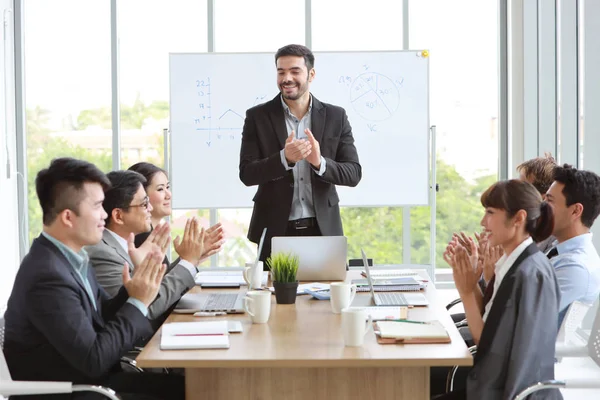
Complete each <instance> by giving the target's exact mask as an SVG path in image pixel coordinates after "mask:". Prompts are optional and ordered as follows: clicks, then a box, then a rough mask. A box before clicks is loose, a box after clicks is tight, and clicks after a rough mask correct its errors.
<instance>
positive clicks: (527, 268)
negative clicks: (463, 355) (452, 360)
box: [467, 243, 562, 400]
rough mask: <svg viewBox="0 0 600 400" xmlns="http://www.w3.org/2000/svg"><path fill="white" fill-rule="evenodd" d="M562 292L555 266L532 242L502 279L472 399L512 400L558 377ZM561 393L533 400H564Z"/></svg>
mask: <svg viewBox="0 0 600 400" xmlns="http://www.w3.org/2000/svg"><path fill="white" fill-rule="evenodd" d="M559 298H560V290H559V288H558V282H557V280H556V275H555V274H554V268H552V265H550V262H549V261H548V259H547V258H546V256H544V254H543V253H541V252H540V251H539V250H538V248H537V246H536V244H535V243H532V244H531V245H530V246H528V247H527V248H526V249H525V251H524V252H523V253H522V254H521V255H520V256H519V257H518V258H517V260H516V261H515V263H514V264H513V266H512V267H511V268H510V269H509V271H508V272H507V273H506V275H505V276H504V278H503V279H502V283H501V284H500V287H499V288H498V292H497V293H496V297H495V298H494V303H493V304H492V308H491V310H490V313H489V315H488V317H487V320H486V322H485V325H484V327H483V332H482V333H481V340H480V341H479V345H478V348H477V354H476V356H475V361H474V366H473V368H472V369H471V371H470V372H469V376H468V378H467V398H468V399H486V400H501V399H502V400H504V399H513V398H514V397H515V396H516V395H517V394H518V393H519V392H520V391H522V390H523V389H525V388H526V387H527V386H529V385H533V384H534V383H537V382H540V381H544V380H550V379H554V352H555V343H556V335H557V327H558V322H557V321H558V304H559ZM561 398H562V396H561V395H560V392H559V391H558V390H544V391H541V392H537V393H535V394H533V395H531V396H530V397H528V399H532V400H533V399H561Z"/></svg>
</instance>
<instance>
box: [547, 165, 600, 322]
mask: <svg viewBox="0 0 600 400" xmlns="http://www.w3.org/2000/svg"><path fill="white" fill-rule="evenodd" d="M546 201H548V204H550V206H552V209H553V210H554V230H553V232H552V234H553V235H554V236H555V237H556V241H555V242H554V243H555V247H554V248H552V249H551V250H550V251H549V252H548V254H547V255H548V257H549V258H550V261H551V262H552V265H553V266H554V268H555V270H556V277H557V278H558V283H559V286H560V297H561V298H560V307H559V312H560V313H559V325H560V324H561V323H562V320H563V318H564V316H565V314H566V311H567V309H568V307H569V305H571V303H572V302H574V301H575V300H578V301H581V302H584V303H593V302H594V301H595V300H596V299H597V298H598V294H599V293H600V257H598V253H597V252H596V249H595V248H594V244H593V243H592V233H590V228H591V227H592V224H593V223H594V220H595V219H596V217H598V214H600V177H599V176H598V175H596V174H595V173H593V172H591V171H582V170H577V169H576V168H573V167H571V166H570V165H567V164H565V165H564V166H562V167H561V166H557V167H556V168H555V171H554V183H553V184H552V186H550V189H548V193H547V194H546Z"/></svg>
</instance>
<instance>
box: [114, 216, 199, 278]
mask: <svg viewBox="0 0 600 400" xmlns="http://www.w3.org/2000/svg"><path fill="white" fill-rule="evenodd" d="M104 229H106V228H104ZM106 231H107V232H108V233H110V234H111V235H112V236H113V237H114V238H115V239H116V240H117V242H119V244H120V245H121V247H122V248H123V250H125V253H127V254H129V246H128V245H127V240H125V239H123V238H122V237H121V236H119V235H117V234H116V233H114V232H113V231H111V230H110V229H106ZM178 265H181V266H182V267H183V268H185V269H186V270H187V271H188V272H189V273H190V275H192V277H195V276H196V273H197V272H198V270H197V269H196V267H194V266H193V265H192V263H191V262H189V261H187V260H183V259H179V264H178ZM167 267H168V265H167Z"/></svg>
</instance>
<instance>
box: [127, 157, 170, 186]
mask: <svg viewBox="0 0 600 400" xmlns="http://www.w3.org/2000/svg"><path fill="white" fill-rule="evenodd" d="M129 171H135V172H137V173H138V174H142V175H143V176H144V178H146V183H144V189H145V190H146V191H147V190H148V186H150V185H151V184H152V179H153V178H154V175H156V174H158V173H159V172H162V173H163V174H165V176H168V175H167V171H165V170H164V169H162V168H159V167H157V166H156V165H154V164H151V163H149V162H139V163H137V164H133V165H132V166H131V167H129Z"/></svg>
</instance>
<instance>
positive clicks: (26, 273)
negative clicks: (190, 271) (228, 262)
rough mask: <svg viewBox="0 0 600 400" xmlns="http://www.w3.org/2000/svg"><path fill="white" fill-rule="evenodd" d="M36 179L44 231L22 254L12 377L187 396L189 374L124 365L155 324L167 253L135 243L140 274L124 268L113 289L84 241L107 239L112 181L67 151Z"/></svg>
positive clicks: (10, 341)
mask: <svg viewBox="0 0 600 400" xmlns="http://www.w3.org/2000/svg"><path fill="white" fill-rule="evenodd" d="M35 183H36V190H37V195H38V198H39V201H40V204H41V206H42V212H43V223H44V230H43V232H42V234H41V235H40V236H39V237H38V238H37V239H36V240H35V241H34V242H33V244H32V245H31V249H30V251H29V254H28V255H27V256H26V257H25V258H24V259H23V262H22V263H21V266H20V268H19V272H18V273H17V277H16V279H15V283H14V286H13V290H12V293H11V295H10V298H9V300H8V308H7V310H6V313H5V329H6V331H5V341H4V355H5V357H6V361H7V364H8V368H9V370H10V373H11V375H12V377H13V378H14V379H15V380H25V381H71V382H74V383H80V384H82V383H83V384H100V385H104V386H108V387H110V388H111V389H113V390H115V391H116V392H117V393H118V394H120V395H121V397H122V398H123V399H165V400H166V399H169V400H171V399H184V398H185V394H184V383H183V377H181V376H176V375H162V374H149V373H140V374H134V373H124V372H122V371H120V366H119V359H120V357H121V356H122V355H123V354H125V353H126V352H127V351H128V350H130V349H132V348H133V346H134V343H136V342H137V341H138V340H140V339H141V338H143V337H146V336H148V335H151V334H152V332H153V331H152V328H151V326H150V322H149V321H148V318H147V314H148V306H149V305H150V303H152V301H154V299H155V298H156V295H157V293H158V290H159V288H160V283H161V280H162V277H163V275H164V272H165V266H164V265H162V266H161V261H162V257H163V255H162V253H161V252H160V251H159V250H158V248H157V247H155V248H153V249H151V250H150V251H148V252H146V254H144V255H142V254H139V252H140V250H139V249H134V250H133V251H132V253H136V254H134V255H133V256H132V259H140V257H141V260H143V261H141V262H139V263H138V264H137V265H136V266H135V267H136V274H135V276H134V277H133V278H131V277H130V275H129V269H128V268H127V267H126V266H123V267H122V277H123V286H122V287H121V288H120V290H118V292H117V294H116V296H114V297H113V298H109V296H108V295H107V294H106V292H105V291H104V290H103V289H102V288H101V287H100V286H99V285H98V282H97V281H96V278H95V277H94V272H93V271H92V269H91V267H90V265H89V257H88V255H87V252H86V251H85V250H84V246H86V245H91V244H96V243H98V242H99V241H100V240H101V239H102V232H103V231H104V219H105V218H106V216H107V214H106V212H105V211H104V209H103V208H102V201H103V200H104V190H103V189H106V188H108V187H109V185H110V182H109V180H108V179H107V178H106V176H105V175H104V174H103V173H102V172H101V171H100V170H99V169H98V168H96V167H95V166H94V165H92V164H90V163H88V162H85V161H80V160H75V159H72V158H60V159H56V160H53V161H52V163H51V164H50V167H49V168H47V169H44V170H42V171H40V172H39V173H38V175H37V178H36V182H35ZM88 396H89V395H88ZM24 398H25V397H24ZM32 398H35V399H39V398H46V396H32ZM50 398H53V399H70V398H75V399H83V398H88V397H86V396H84V395H82V394H81V393H79V394H73V396H70V395H56V396H50ZM93 398H96V397H93Z"/></svg>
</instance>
